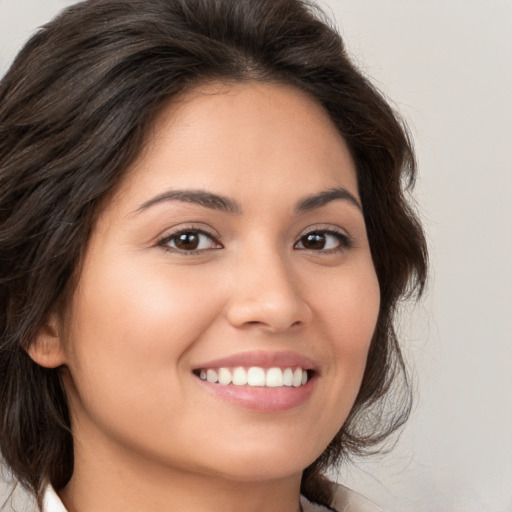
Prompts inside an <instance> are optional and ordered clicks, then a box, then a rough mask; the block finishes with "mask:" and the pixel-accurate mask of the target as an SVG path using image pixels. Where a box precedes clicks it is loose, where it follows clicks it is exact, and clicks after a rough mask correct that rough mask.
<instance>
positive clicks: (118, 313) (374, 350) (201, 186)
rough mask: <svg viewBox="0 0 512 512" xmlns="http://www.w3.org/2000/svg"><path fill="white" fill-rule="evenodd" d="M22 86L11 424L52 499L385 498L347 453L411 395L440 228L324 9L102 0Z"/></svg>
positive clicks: (9, 173)
mask: <svg viewBox="0 0 512 512" xmlns="http://www.w3.org/2000/svg"><path fill="white" fill-rule="evenodd" d="M0 105H1V106H0V190H1V197H0V225H1V228H0V233H1V234H0V250H1V253H0V259H1V261H2V268H1V271H0V272H1V274H0V287H1V292H0V297H1V299H0V300H1V301H2V303H1V308H0V309H1V316H0V332H1V347H2V348H1V351H0V354H1V355H0V375H1V376H2V377H1V379H2V382H1V395H0V404H1V406H0V407H1V410H2V423H1V428H0V432H1V435H0V443H1V444H0V445H1V449H2V455H3V458H4V460H5V462H6V464H7V465H8V467H9V468H10V470H11V471H12V473H13V475H14V477H15V478H16V479H17V480H18V481H19V482H21V483H22V484H23V486H25V487H26V488H27V489H28V490H30V491H31V492H32V494H33V495H34V496H35V497H36V499H37V503H38V506H39V507H40V508H41V509H42V507H43V506H44V507H46V510H47V511H50V510H69V511H79V512H86V511H89V510H91V511H98V510H109V511H116V510H123V511H129V510H145V511H158V510H201V511H210V510H211V511H217V510H222V511H230V510H245V511H253V510H254V511H256V510H257V511H271V510H272V511H274V510H279V511H281V512H288V511H290V512H291V511H294V512H296V511H298V510H324V509H331V510H339V511H341V510H350V511H359V510H377V509H376V508H375V507H373V506H371V505H370V504H369V502H367V501H366V500H364V499H363V498H361V497H359V496H358V495H356V494H355V493H352V492H351V491H349V490H347V489H345V488H343V487H341V486H338V487H336V486H334V485H333V484H331V483H329V482H328V481H327V480H326V479H325V477H324V476H323V473H324V472H325V471H326V469H328V468H329V467H332V466H335V465H336V464H339V463H341V462H342V461H343V460H345V459H346V458H347V457H349V456H350V455H353V454H362V453H365V452H368V451H371V450H372V449H375V446H376V445H377V444H378V443H380V442H382V441H383V440H384V439H385V438H387V436H388V435H390V434H391V433H392V432H393V431H395V430H396V429H397V428H399V427H400V426H401V425H402V424H403V422H404V421H405V419H406V417H407V415H408V412H409V408H410V400H409V394H408V391H407V390H405V391H404V385H405V384H406V381H404V378H405V375H404V365H403V361H402V358H401V354H400V350H399V347H398V344H397V340H396V336H395V332H394V329H393V314H394V311H395V309H396V306H397V303H398V301H399V300H400V298H402V297H404V296H405V295H407V294H411V293H413V292H415V291H418V292H421V290H422V287H423V284H424V281H425V274H426V250H425V241H424V237H423V234H422V230H421V227H420V225H419V223H418V221H417V219H416V217H415V216H414V214H413V212H412V210H411V209H410V207H409V206H408V203H407V202H406V200H405V198H404V187H405V186H411V185H412V183H413V181H414V176H415V168H414V157H413V152H412V149H411V146H410V143H409V140H408V137H407V134H406V132H405V130H404V128H403V126H402V125H401V123H400V122H399V121H398V120H397V118H396V116H395V115H394V113H393V112H392V110H391V109H390V107H389V106H388V105H387V104H386V102H385V101H384V100H383V99H382V97H381V96H380V95H379V93H378V92H376V91H375V90H374V89H373V88H372V86H371V85H370V84H369V83H368V82H367V81H366V80H365V79H364V78H363V77H362V75H361V74H360V73H359V72H358V71H357V70H356V69H355V68H354V67H353V66H352V64H351V63H350V61H349V60H348V58H347V56H346V54H345V52H344V49H343V45H342V42H341V39H340V37H339V35H338V34H337V33H336V32H335V31H334V30H333V29H332V28H331V27H329V25H328V23H327V21H326V20H325V19H324V17H323V15H322V14H321V13H320V12H319V11H318V10H317V9H316V8H315V7H314V6H313V5H310V4H307V3H305V2H300V1H296V0H254V1H242V2H241V1H240V0H215V1H212V0H149V1H148V0H102V1H101V2H98V1H94V0H88V1H85V2H82V3H80V4H77V5H75V6H73V7H71V8H69V9H68V10H66V11H65V12H64V13H63V14H61V15H60V16H59V17H58V18H57V19H55V20H54V21H52V22H51V23H49V24H48V25H47V26H45V27H43V29H41V30H40V31H39V32H38V33H37V34H36V35H35V36H34V37H33V38H32V39H31V40H30V41H29V42H28V43H27V45H26V46H25V48H24V49H23V50H22V51H21V52H20V54H19V56H18V58H17V59H16V61H15V63H14V64H13V66H12V67H11V69H10V70H9V72H8V73H7V75H6V76H5V77H4V79H3V81H2V83H1V87H0ZM397 383H398V386H397V385H396V384H397ZM393 390H394V391H393ZM392 391H393V392H394V395H393V400H390V397H389V394H390V393H391V392H392ZM397 391H400V393H398V394H397ZM386 403H387V404H390V403H391V404H392V407H391V410H386V408H385V407H384V404H386ZM64 507H65V508H64Z"/></svg>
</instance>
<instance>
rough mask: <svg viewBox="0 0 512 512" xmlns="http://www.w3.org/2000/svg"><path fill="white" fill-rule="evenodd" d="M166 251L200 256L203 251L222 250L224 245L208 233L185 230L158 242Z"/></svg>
mask: <svg viewBox="0 0 512 512" xmlns="http://www.w3.org/2000/svg"><path fill="white" fill-rule="evenodd" d="M157 245H158V246H160V247H163V248H164V249H165V250H169V251H173V252H179V253H182V254H198V253H200V252H202V251H208V250H212V249H222V245H221V244H220V243H219V242H218V241H217V240H216V239H215V238H214V237H213V236H212V235H211V234H210V233H207V232H206V231H203V230H200V229H183V230H180V231H177V232H175V233H171V234H170V235H166V236H165V237H163V238H162V239H160V240H159V241H158V242H157Z"/></svg>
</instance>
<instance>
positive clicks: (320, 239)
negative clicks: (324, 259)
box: [295, 231, 350, 252]
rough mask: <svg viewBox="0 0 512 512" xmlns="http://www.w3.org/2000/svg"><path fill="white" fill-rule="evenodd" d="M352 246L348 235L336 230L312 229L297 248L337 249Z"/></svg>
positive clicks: (299, 242)
mask: <svg viewBox="0 0 512 512" xmlns="http://www.w3.org/2000/svg"><path fill="white" fill-rule="evenodd" d="M348 247H350V241H349V238H348V236H347V235H345V234H342V233H338V232H336V231H312V232H311V233H308V234H306V235H304V236H303V237H301V238H300V239H299V241H298V242H297V243H296V244H295V249H306V250H308V251H325V252H328V251H336V250H342V249H345V248H348Z"/></svg>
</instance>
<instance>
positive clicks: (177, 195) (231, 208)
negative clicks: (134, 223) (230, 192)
mask: <svg viewBox="0 0 512 512" xmlns="http://www.w3.org/2000/svg"><path fill="white" fill-rule="evenodd" d="M167 201H182V202H184V203H194V204H198V205H200V206H204V207H205V208H211V209H212V210H220V211H222V212H226V213H232V214H235V215H239V214H241V213H242V207H241V206H240V205H239V204H238V203H237V202H236V201H234V200H233V199H230V198H229V197H225V196H221V195H218V194H212V193H211V192H206V191H204V190H169V191H167V192H164V193H163V194H160V195H158V196H156V197H153V198H152V199H150V200H149V201H146V202H145V203H143V204H141V205H140V206H139V208H137V210H136V211H135V213H138V212H141V211H143V210H147V209H148V208H150V207H151V206H153V205H155V204H158V203H163V202H167Z"/></svg>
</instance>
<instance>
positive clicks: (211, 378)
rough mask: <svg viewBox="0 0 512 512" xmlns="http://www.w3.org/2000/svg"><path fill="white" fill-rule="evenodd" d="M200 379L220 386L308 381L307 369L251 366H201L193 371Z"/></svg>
mask: <svg viewBox="0 0 512 512" xmlns="http://www.w3.org/2000/svg"><path fill="white" fill-rule="evenodd" d="M194 373H195V374H196V375H197V376H198V377H199V378H200V379H201V380H204V381H207V382H210V383H212V384H220V385H221V386H229V385H233V386H249V387H267V388H281V387H295V388H297V387H301V386H304V385H305V384H307V382H308V371H307V370H304V369H302V368H300V367H297V368H279V367H272V368H263V367H260V366H251V367H250V368H247V369H246V368H244V367H241V366H240V367H236V368H225V367H221V368H208V369H206V368H202V369H200V370H197V371H196V372H194Z"/></svg>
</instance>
